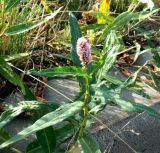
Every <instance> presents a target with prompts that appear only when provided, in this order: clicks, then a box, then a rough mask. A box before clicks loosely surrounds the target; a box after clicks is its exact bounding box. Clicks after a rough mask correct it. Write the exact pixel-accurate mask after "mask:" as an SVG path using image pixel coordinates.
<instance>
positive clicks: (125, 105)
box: [114, 98, 160, 118]
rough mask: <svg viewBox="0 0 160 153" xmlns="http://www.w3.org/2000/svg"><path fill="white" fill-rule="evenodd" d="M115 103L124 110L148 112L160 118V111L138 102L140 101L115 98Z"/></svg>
mask: <svg viewBox="0 0 160 153" xmlns="http://www.w3.org/2000/svg"><path fill="white" fill-rule="evenodd" d="M114 103H115V104H117V105H119V106H120V107H121V108H122V109H123V110H125V111H127V112H143V111H145V112H147V113H148V114H149V115H151V116H153V117H156V118H160V113H159V112H156V111H155V110H154V109H152V108H150V107H148V106H145V105H143V104H138V103H131V102H129V101H124V100H122V99H118V98H117V99H115V101H114Z"/></svg>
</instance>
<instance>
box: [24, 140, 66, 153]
mask: <svg viewBox="0 0 160 153" xmlns="http://www.w3.org/2000/svg"><path fill="white" fill-rule="evenodd" d="M26 153H45V152H44V151H43V150H42V147H41V146H40V145H39V143H38V141H37V140H35V141H33V142H31V143H30V144H29V145H28V146H27V148H26ZM52 153H65V151H63V150H60V149H58V148H56V150H55V151H54V152H52Z"/></svg>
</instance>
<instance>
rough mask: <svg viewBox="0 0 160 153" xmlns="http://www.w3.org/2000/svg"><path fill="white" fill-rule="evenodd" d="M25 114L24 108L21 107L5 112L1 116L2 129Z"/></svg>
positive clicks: (0, 126) (0, 125)
mask: <svg viewBox="0 0 160 153" xmlns="http://www.w3.org/2000/svg"><path fill="white" fill-rule="evenodd" d="M23 112H24V109H23V107H19V106H18V107H14V108H13V109H9V110H7V111H5V112H3V113H2V114H1V116H0V129H1V128H2V127H4V126H5V125H6V124H7V123H9V122H10V121H11V120H13V119H14V118H15V117H16V116H18V115H19V114H21V113H23Z"/></svg>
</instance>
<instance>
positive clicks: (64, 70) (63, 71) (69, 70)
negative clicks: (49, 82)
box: [28, 66, 86, 77]
mask: <svg viewBox="0 0 160 153" xmlns="http://www.w3.org/2000/svg"><path fill="white" fill-rule="evenodd" d="M28 74H32V75H36V76H46V77H67V76H70V77H71V76H72V77H75V76H77V77H78V76H79V77H80V76H81V77H84V76H86V73H85V72H84V70H83V69H81V68H77V67H75V66H70V67H55V68H49V69H46V70H41V71H35V70H29V71H28Z"/></svg>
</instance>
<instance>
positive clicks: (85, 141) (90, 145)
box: [78, 134, 101, 153]
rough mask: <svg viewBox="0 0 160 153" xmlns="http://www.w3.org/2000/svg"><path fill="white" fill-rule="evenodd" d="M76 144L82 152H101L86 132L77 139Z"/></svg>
mask: <svg viewBox="0 0 160 153" xmlns="http://www.w3.org/2000/svg"><path fill="white" fill-rule="evenodd" d="M78 146H79V148H80V150H81V151H82V152H84V153H101V151H100V149H99V148H98V146H97V144H96V143H95V142H94V140H93V139H92V138H91V137H90V136H89V135H88V134H84V136H83V138H81V139H79V140H78Z"/></svg>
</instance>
